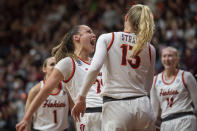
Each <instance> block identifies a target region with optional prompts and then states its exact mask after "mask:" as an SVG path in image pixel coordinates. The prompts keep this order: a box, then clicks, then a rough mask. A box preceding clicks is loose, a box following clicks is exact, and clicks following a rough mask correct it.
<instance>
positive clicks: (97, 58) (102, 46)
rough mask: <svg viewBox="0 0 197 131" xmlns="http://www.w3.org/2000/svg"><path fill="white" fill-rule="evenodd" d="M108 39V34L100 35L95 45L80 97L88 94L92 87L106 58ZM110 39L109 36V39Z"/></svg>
mask: <svg viewBox="0 0 197 131" xmlns="http://www.w3.org/2000/svg"><path fill="white" fill-rule="evenodd" d="M108 37H109V34H103V35H101V36H100V37H99V38H98V40H97V43H96V52H95V54H94V57H93V60H92V63H91V66H90V68H89V70H88V72H87V74H86V76H85V79H84V81H83V84H82V88H81V92H80V95H81V96H86V95H87V93H88V90H89V89H90V87H91V86H92V84H93V82H94V81H95V80H96V77H97V75H98V73H99V71H100V69H101V67H102V65H103V63H104V61H105V58H106V57H107V43H108V42H109V40H108V39H107V38H108ZM111 38H112V37H111V36H110V39H111Z"/></svg>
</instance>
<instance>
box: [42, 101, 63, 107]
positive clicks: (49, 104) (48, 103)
mask: <svg viewBox="0 0 197 131" xmlns="http://www.w3.org/2000/svg"><path fill="white" fill-rule="evenodd" d="M65 106H66V104H65V103H61V102H60V101H56V100H55V101H54V102H51V100H45V101H44V105H43V108H45V107H65Z"/></svg>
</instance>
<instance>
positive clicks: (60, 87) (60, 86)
mask: <svg viewBox="0 0 197 131" xmlns="http://www.w3.org/2000/svg"><path fill="white" fill-rule="evenodd" d="M45 82H46V81H45V80H43V83H44V84H45ZM58 89H59V90H58V91H57V92H56V93H50V94H49V95H53V96H55V95H58V94H59V93H60V91H61V89H62V84H61V82H60V83H59V88H58Z"/></svg>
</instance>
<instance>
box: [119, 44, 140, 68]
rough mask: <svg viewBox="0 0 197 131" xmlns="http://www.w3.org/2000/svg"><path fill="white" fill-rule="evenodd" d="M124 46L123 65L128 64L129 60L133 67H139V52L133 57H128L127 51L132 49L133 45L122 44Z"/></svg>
mask: <svg viewBox="0 0 197 131" xmlns="http://www.w3.org/2000/svg"><path fill="white" fill-rule="evenodd" d="M120 48H122V61H121V65H123V66H125V65H127V62H128V63H129V65H130V66H131V67H132V68H133V69H137V68H138V67H139V66H140V62H141V58H140V56H139V53H138V54H137V55H136V56H135V57H134V58H132V59H127V52H128V50H132V48H133V46H130V45H127V44H122V45H121V46H120Z"/></svg>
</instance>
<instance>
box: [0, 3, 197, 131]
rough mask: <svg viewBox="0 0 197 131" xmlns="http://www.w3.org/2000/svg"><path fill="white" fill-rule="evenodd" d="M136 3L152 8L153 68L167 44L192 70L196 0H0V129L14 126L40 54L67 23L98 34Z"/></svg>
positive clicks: (38, 75) (37, 74)
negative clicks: (154, 49) (153, 23)
mask: <svg viewBox="0 0 197 131" xmlns="http://www.w3.org/2000/svg"><path fill="white" fill-rule="evenodd" d="M135 3H143V4H147V5H149V7H150V8H151V9H152V11H153V13H154V18H155V24H156V28H155V35H154V37H153V40H152V44H153V45H154V46H155V48H156V50H157V61H156V67H155V68H156V73H158V72H160V71H161V70H162V69H163V67H162V65H161V62H160V54H159V53H160V50H161V49H162V48H164V47H165V46H169V45H170V46H174V47H176V48H177V49H178V50H179V52H180V67H181V68H182V69H185V70H187V71H190V72H192V73H193V74H194V75H196V74H197V66H196V65H197V1H196V0H147V1H146V2H143V0H141V1H140V0H136V1H135V0H133V1H132V0H0V14H1V15H0V23H1V24H0V129H1V130H3V129H5V130H7V131H12V130H15V129H14V128H15V124H16V123H17V122H19V120H21V118H22V117H23V114H24V108H25V102H26V98H27V94H28V92H29V90H30V89H31V88H32V87H33V86H34V85H35V84H36V83H37V82H39V81H40V80H42V79H43V74H42V72H41V65H42V62H43V60H44V59H45V58H46V57H48V56H49V55H50V52H51V49H52V48H53V47H54V46H55V45H57V44H58V43H59V42H60V41H61V38H62V37H63V35H64V34H65V33H66V32H67V31H68V30H69V29H70V28H71V27H72V26H74V25H77V24H86V25H89V26H90V27H91V28H92V29H93V30H94V32H95V33H96V35H97V36H98V35H100V34H102V33H105V32H113V31H118V30H120V31H121V30H122V29H123V26H124V25H123V20H124V15H125V12H126V11H127V9H128V8H129V7H130V6H131V5H132V4H135Z"/></svg>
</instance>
